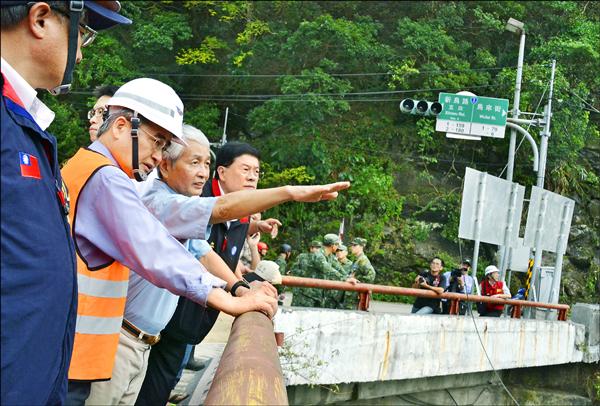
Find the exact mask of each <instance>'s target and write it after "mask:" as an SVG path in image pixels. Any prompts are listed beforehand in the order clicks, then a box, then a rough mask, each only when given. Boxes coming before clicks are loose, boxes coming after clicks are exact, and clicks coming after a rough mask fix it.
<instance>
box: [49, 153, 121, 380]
mask: <svg viewBox="0 0 600 406" xmlns="http://www.w3.org/2000/svg"><path fill="white" fill-rule="evenodd" d="M108 165H113V163H112V162H111V161H110V160H109V159H108V158H106V157H105V156H104V155H102V154H100V153H97V152H94V151H91V150H89V149H83V148H82V149H80V150H79V151H77V153H76V154H75V156H73V158H71V159H70V160H69V161H68V162H67V164H66V165H65V167H64V168H63V169H62V171H61V173H62V176H63V180H64V182H66V184H67V186H68V188H69V192H70V195H71V201H72V202H75V207H74V208H73V210H71V211H70V213H69V220H70V223H71V232H72V233H73V237H75V224H76V221H77V210H78V208H79V207H78V204H79V196H80V194H81V191H82V190H83V188H85V185H86V184H87V182H88V181H89V180H90V178H91V177H92V176H93V175H94V174H95V173H96V172H97V171H98V170H99V169H100V168H102V167H104V166H108ZM73 239H74V240H75V248H76V251H77V285H78V302H77V323H76V325H75V342H74V344H73V356H72V358H71V365H70V367H69V379H70V380H78V381H99V380H107V379H110V378H111V376H112V369H113V364H114V362H115V356H116V353H117V346H118V345H119V331H120V329H121V323H122V321H123V313H124V311H125V301H126V299H127V287H128V282H129V269H128V268H127V267H125V266H124V265H122V264H120V263H118V262H116V261H112V262H109V263H107V264H104V265H100V266H96V267H94V268H93V269H94V270H93V271H91V270H90V269H89V268H88V266H87V264H86V263H85V262H84V261H83V259H82V258H81V255H80V252H79V248H78V247H77V241H76V238H73Z"/></svg>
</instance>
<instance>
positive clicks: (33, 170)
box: [19, 152, 42, 179]
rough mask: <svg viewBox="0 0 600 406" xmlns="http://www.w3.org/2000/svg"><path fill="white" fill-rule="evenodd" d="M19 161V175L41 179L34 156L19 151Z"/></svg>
mask: <svg viewBox="0 0 600 406" xmlns="http://www.w3.org/2000/svg"><path fill="white" fill-rule="evenodd" d="M19 162H20V164H21V176H24V177H26V178H35V179H42V176H41V175H40V166H39V165H38V159H37V158H36V157H34V156H33V155H31V154H27V153H25V152H19Z"/></svg>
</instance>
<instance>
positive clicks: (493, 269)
mask: <svg viewBox="0 0 600 406" xmlns="http://www.w3.org/2000/svg"><path fill="white" fill-rule="evenodd" d="M494 272H500V270H499V269H498V268H496V266H495V265H490V266H488V267H487V268H485V276H488V275H489V274H491V273H494Z"/></svg>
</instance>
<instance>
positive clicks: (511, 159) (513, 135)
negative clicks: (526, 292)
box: [498, 28, 525, 274]
mask: <svg viewBox="0 0 600 406" xmlns="http://www.w3.org/2000/svg"><path fill="white" fill-rule="evenodd" d="M524 57H525V29H524V28H521V37H520V41H519V57H518V60H517V77H516V80H515V95H514V98H513V110H512V116H513V118H519V114H520V107H519V105H520V103H521V83H522V79H523V59H524ZM516 145H517V131H516V130H515V129H514V128H512V129H511V131H510V143H509V145H508V163H507V169H506V180H508V181H511V182H512V180H513V171H514V167H515V149H516ZM498 254H499V255H498V256H499V257H500V263H499V265H500V270H501V271H502V273H503V274H504V270H505V269H506V246H502V247H500V252H499V253H498Z"/></svg>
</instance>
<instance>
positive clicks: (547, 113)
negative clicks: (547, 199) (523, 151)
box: [537, 59, 556, 189]
mask: <svg viewBox="0 0 600 406" xmlns="http://www.w3.org/2000/svg"><path fill="white" fill-rule="evenodd" d="M555 70H556V60H554V59H553V60H552V71H551V73H550V90H549V92H548V104H547V105H546V107H545V108H544V117H545V121H546V124H545V125H544V130H543V131H542V133H541V134H540V135H541V136H542V140H541V142H540V168H539V170H538V177H537V186H538V187H541V188H542V189H543V188H544V175H545V174H546V156H547V152H548V138H550V118H551V117H552V94H553V93H554V72H555Z"/></svg>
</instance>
